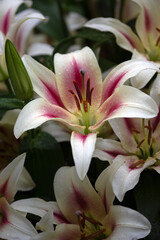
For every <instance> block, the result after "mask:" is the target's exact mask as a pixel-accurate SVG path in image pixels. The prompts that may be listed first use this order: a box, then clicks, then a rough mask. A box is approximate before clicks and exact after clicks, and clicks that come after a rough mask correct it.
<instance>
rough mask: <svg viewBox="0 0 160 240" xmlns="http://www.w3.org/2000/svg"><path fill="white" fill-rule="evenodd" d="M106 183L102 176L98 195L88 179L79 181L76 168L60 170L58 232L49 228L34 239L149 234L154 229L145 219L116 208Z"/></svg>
mask: <svg viewBox="0 0 160 240" xmlns="http://www.w3.org/2000/svg"><path fill="white" fill-rule="evenodd" d="M108 177H109V175H108ZM107 180H108V181H106V177H104V176H103V175H100V176H99V178H98V179H97V181H96V184H95V187H96V190H97V191H98V193H97V192H96V191H95V189H94V188H93V187H92V185H91V183H90V181H89V179H88V178H87V176H86V177H85V178H84V180H83V181H81V180H80V179H79V177H78V175H77V173H76V170H75V168H74V167H63V168H60V169H59V170H58V172H57V173H56V175H55V179H54V192H55V197H56V201H57V202H56V203H55V204H54V205H53V210H52V216H51V219H52V218H53V222H52V225H53V223H54V224H56V225H57V226H56V230H55V231H53V229H52V228H51V229H50V230H49V229H48V231H46V232H44V233H40V234H38V235H35V236H34V237H31V240H38V239H39V240H46V239H47V240H52V239H56V240H62V239H70V240H75V239H76V240H82V239H84V240H89V239H92V240H96V239H99V240H101V239H107V240H117V239H123V240H132V239H135V240H136V239H140V238H143V237H145V236H146V235H148V234H149V232H150V228H151V226H150V223H149V221H148V220H147V219H146V218H145V217H144V216H142V215H141V214H140V213H138V212H136V211H134V210H132V209H129V208H126V207H122V206H118V205H117V206H114V205H113V200H114V194H113V192H112V187H111V185H110V181H109V178H108V179H107ZM47 222H49V220H48V221H47Z"/></svg>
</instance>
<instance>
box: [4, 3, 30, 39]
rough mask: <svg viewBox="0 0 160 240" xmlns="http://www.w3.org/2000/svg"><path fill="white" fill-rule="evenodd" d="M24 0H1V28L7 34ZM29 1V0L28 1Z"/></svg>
mask: <svg viewBox="0 0 160 240" xmlns="http://www.w3.org/2000/svg"><path fill="white" fill-rule="evenodd" d="M23 2H24V1H23V0H14V1H12V0H5V1H0V30H1V31H2V32H3V33H4V34H5V35H6V33H7V32H8V30H9V28H10V24H11V23H12V21H13V18H14V15H15V13H16V11H17V9H18V7H19V6H20V5H21V4H22V3H23ZM26 2H27V1H26Z"/></svg>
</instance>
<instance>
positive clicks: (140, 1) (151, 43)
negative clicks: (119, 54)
mask: <svg viewBox="0 0 160 240" xmlns="http://www.w3.org/2000/svg"><path fill="white" fill-rule="evenodd" d="M131 2H132V3H134V4H136V5H137V7H139V8H140V11H139V15H138V17H137V20H136V32H137V34H136V33H134V32H133V31H132V29H131V28H130V27H129V26H128V25H126V24H124V23H122V22H120V21H119V20H118V19H114V18H101V17H100V18H95V19H92V20H90V21H88V22H87V23H86V24H85V25H84V26H85V27H89V28H94V29H97V30H99V31H106V32H107V31H108V32H111V33H113V34H114V35H115V37H116V41H117V44H118V45H119V46H120V47H122V48H124V49H126V50H128V51H130V52H132V53H134V52H135V50H136V51H137V52H138V54H136V55H137V56H138V58H139V59H144V58H145V59H146V61H153V62H155V64H157V66H158V67H160V26H159V22H160V15H159V11H160V0H152V1H150V0H132V1H131ZM134 57H135V54H134ZM154 73H155V71H146V75H145V76H143V77H142V76H138V77H137V79H135V78H133V79H132V85H133V86H135V87H137V88H142V87H144V86H145V85H146V84H147V83H148V82H149V80H150V79H151V78H152V76H153V75H154ZM159 91H160V90H159Z"/></svg>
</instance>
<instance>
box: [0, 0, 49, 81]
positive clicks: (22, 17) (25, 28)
mask: <svg viewBox="0 0 160 240" xmlns="http://www.w3.org/2000/svg"><path fill="white" fill-rule="evenodd" d="M22 3H26V4H27V5H28V6H30V5H31V3H32V2H31V1H24V0H14V1H13V0H1V1H0V79H1V80H3V78H4V77H5V76H7V75H8V74H7V68H6V62H5V52H4V48H5V41H6V39H10V40H11V41H12V42H13V44H14V45H15V47H16V48H17V50H18V52H19V54H20V55H22V54H24V52H25V51H26V42H27V38H28V35H29V34H30V32H31V30H32V29H33V28H34V27H35V26H36V25H37V24H38V23H39V22H40V21H41V20H45V17H44V16H43V15H42V14H41V13H39V12H38V11H36V10H33V9H27V10H24V11H22V12H20V13H17V14H16V11H17V9H18V7H19V6H20V5H21V4H22Z"/></svg>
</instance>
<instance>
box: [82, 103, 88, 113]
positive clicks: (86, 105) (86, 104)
mask: <svg viewBox="0 0 160 240" xmlns="http://www.w3.org/2000/svg"><path fill="white" fill-rule="evenodd" d="M83 108H84V111H85V112H88V102H87V101H85V100H83Z"/></svg>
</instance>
